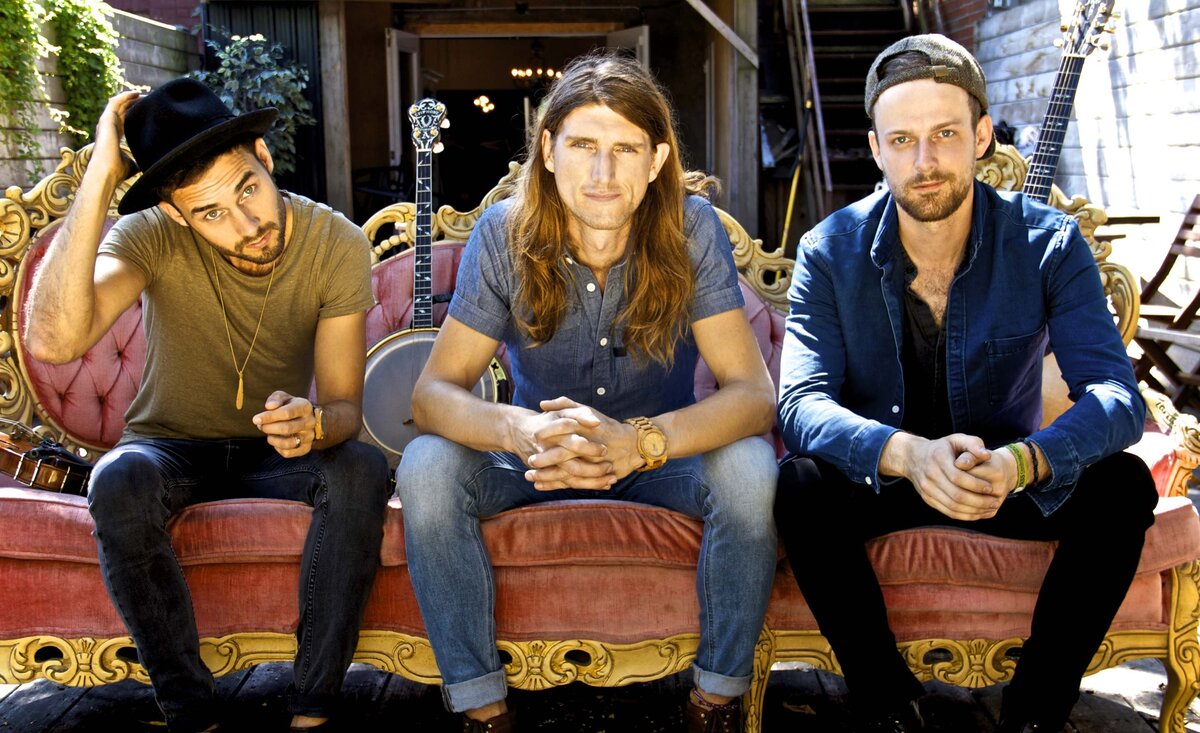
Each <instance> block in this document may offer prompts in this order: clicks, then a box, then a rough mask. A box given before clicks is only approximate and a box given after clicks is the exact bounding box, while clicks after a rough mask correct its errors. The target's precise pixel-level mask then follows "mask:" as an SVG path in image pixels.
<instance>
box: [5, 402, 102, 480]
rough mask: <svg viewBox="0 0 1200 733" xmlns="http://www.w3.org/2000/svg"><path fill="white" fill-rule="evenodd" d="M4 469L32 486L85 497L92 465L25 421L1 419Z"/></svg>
mask: <svg viewBox="0 0 1200 733" xmlns="http://www.w3.org/2000/svg"><path fill="white" fill-rule="evenodd" d="M0 472H2V473H4V474H7V475H9V476H12V477H13V478H14V479H16V480H17V482H18V483H21V484H24V485H25V486H29V487H30V488H34V489H44V490H46V491H57V492H59V493H63V494H75V495H76V496H84V495H85V494H87V485H88V476H90V475H91V473H92V465H91V464H90V463H88V462H87V461H85V460H83V459H82V458H79V457H78V456H76V455H74V454H73V453H71V452H70V451H68V450H67V449H66V448H64V447H62V445H60V444H58V443H56V442H54V441H53V440H50V439H49V438H43V437H41V436H39V435H38V434H36V433H34V432H33V431H32V430H30V429H29V428H27V427H25V426H24V425H22V424H21V423H19V422H14V421H12V420H5V419H3V418H0Z"/></svg>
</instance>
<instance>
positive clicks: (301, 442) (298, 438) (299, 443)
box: [296, 435, 304, 448]
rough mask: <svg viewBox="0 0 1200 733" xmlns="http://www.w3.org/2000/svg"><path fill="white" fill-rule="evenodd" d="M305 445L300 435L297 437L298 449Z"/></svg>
mask: <svg viewBox="0 0 1200 733" xmlns="http://www.w3.org/2000/svg"><path fill="white" fill-rule="evenodd" d="M303 443H304V441H303V440H301V439H300V436H299V435H297V436H296V447H297V448H299V447H300V446H301V445H302V444H303Z"/></svg>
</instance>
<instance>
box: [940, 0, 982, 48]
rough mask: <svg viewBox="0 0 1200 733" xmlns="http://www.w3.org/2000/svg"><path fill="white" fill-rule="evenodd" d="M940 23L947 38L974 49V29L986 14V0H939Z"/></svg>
mask: <svg viewBox="0 0 1200 733" xmlns="http://www.w3.org/2000/svg"><path fill="white" fill-rule="evenodd" d="M939 4H940V8H941V16H942V23H943V24H944V27H945V32H946V35H947V36H950V37H951V38H953V39H954V40H956V41H958V42H959V43H961V44H962V45H963V46H966V47H967V48H968V49H970V50H974V49H975V27H976V25H977V24H978V23H979V21H981V20H983V19H984V17H985V16H986V15H987V12H988V1H987V0H941V1H940V3H939Z"/></svg>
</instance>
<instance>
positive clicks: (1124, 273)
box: [1100, 260, 1142, 346]
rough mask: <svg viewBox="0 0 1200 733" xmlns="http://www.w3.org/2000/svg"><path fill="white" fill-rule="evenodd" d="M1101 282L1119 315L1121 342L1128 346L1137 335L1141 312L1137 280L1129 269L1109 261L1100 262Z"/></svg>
mask: <svg viewBox="0 0 1200 733" xmlns="http://www.w3.org/2000/svg"><path fill="white" fill-rule="evenodd" d="M1100 280H1101V282H1102V283H1103V284H1104V294H1105V295H1107V296H1108V298H1109V300H1110V301H1111V302H1112V307H1113V310H1114V311H1115V312H1116V314H1117V330H1118V331H1120V332H1121V341H1122V342H1123V343H1124V344H1125V345H1126V346H1128V345H1129V342H1130V341H1132V340H1133V336H1134V334H1136V333H1137V324H1138V316H1139V314H1140V312H1141V302H1142V301H1141V297H1140V295H1139V293H1138V289H1137V280H1135V279H1134V277H1133V273H1131V272H1130V271H1129V270H1128V269H1127V268H1125V267H1124V266H1122V265H1118V264H1117V263H1115V262H1108V261H1107V260H1102V261H1101V262H1100Z"/></svg>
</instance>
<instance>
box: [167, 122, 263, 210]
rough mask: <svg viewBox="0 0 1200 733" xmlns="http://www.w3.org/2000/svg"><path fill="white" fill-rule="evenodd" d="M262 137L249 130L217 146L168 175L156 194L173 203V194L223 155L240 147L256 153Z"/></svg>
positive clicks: (189, 183) (199, 175) (205, 171)
mask: <svg viewBox="0 0 1200 733" xmlns="http://www.w3.org/2000/svg"><path fill="white" fill-rule="evenodd" d="M260 137H261V136H260V135H258V134H257V133H253V132H248V133H245V134H243V135H239V136H238V137H235V138H231V139H230V140H228V141H226V142H225V144H224V145H220V146H217V147H216V148H214V149H213V150H211V151H209V152H208V153H206V154H205V155H204V156H203V157H202V158H200V159H199V160H197V161H196V162H195V163H193V164H192V165H190V166H188V167H187V168H180V169H179V170H177V171H174V172H172V173H171V174H170V175H168V176H167V177H166V178H164V179H163V181H162V183H160V184H159V185H158V187H157V188H156V189H155V192H154V193H155V195H156V196H157V197H158V200H159V201H166V202H168V203H171V194H173V193H175V191H177V190H178V189H181V188H183V187H184V186H190V185H192V184H193V183H195V182H196V181H198V180H200V177H201V176H203V175H204V174H205V173H207V172H208V169H209V168H211V167H212V164H213V163H214V162H216V160H217V158H220V157H221V156H222V155H225V154H226V153H231V152H233V151H235V150H239V149H245V150H246V152H248V153H250V154H251V155H254V146H255V143H256V142H257V141H258V139H259V138H260Z"/></svg>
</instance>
